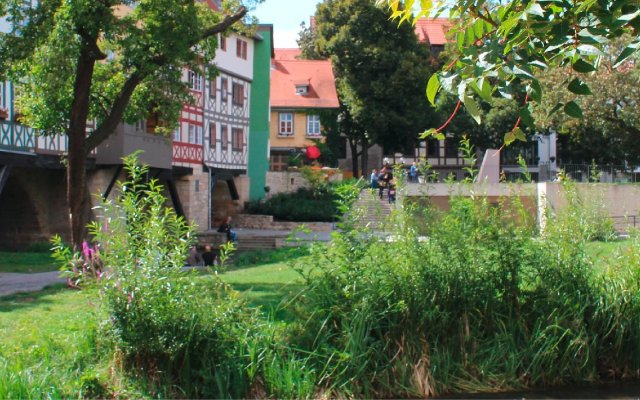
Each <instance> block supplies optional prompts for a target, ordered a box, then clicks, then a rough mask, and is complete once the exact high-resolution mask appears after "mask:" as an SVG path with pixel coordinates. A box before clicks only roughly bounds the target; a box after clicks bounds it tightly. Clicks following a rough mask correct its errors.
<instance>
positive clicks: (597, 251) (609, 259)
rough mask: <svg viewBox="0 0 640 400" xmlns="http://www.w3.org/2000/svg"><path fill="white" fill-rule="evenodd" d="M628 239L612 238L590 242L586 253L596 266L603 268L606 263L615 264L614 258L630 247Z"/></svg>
mask: <svg viewBox="0 0 640 400" xmlns="http://www.w3.org/2000/svg"><path fill="white" fill-rule="evenodd" d="M630 246H631V242H630V241H628V240H614V241H610V242H598V241H596V242H591V243H589V245H588V247H587V254H588V255H589V257H590V258H591V260H592V261H593V265H594V266H595V267H596V268H604V267H606V266H607V265H615V264H616V262H615V259H616V258H617V257H618V256H619V255H621V254H623V253H624V252H625V251H628V250H629V249H630Z"/></svg>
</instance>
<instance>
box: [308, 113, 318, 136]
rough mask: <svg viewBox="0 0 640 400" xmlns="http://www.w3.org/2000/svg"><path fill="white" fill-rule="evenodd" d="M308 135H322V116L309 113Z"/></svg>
mask: <svg viewBox="0 0 640 400" xmlns="http://www.w3.org/2000/svg"><path fill="white" fill-rule="evenodd" d="M307 136H320V116H319V115H318V114H309V115H307Z"/></svg>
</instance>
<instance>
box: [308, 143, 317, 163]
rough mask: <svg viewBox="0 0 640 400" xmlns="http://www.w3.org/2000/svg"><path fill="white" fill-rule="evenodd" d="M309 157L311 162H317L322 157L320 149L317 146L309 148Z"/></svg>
mask: <svg viewBox="0 0 640 400" xmlns="http://www.w3.org/2000/svg"><path fill="white" fill-rule="evenodd" d="M307 157H309V159H310V160H315V159H316V158H318V157H320V149H319V148H317V147H316V146H309V147H307Z"/></svg>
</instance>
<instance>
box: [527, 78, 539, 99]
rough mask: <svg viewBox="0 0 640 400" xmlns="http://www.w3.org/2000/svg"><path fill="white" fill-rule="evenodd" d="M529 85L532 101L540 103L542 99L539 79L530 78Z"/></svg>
mask: <svg viewBox="0 0 640 400" xmlns="http://www.w3.org/2000/svg"><path fill="white" fill-rule="evenodd" d="M529 87H530V88H531V90H530V91H529V96H531V98H532V99H533V101H535V102H536V103H540V102H541V101H542V87H541V86H540V81H538V80H537V79H532V80H531V82H530V86H529Z"/></svg>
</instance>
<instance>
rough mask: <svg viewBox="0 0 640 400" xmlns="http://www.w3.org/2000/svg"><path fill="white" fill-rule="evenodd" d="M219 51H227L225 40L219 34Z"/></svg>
mask: <svg viewBox="0 0 640 400" xmlns="http://www.w3.org/2000/svg"><path fill="white" fill-rule="evenodd" d="M220 50H222V51H227V38H226V37H224V36H223V35H222V34H220Z"/></svg>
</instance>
